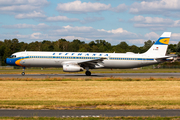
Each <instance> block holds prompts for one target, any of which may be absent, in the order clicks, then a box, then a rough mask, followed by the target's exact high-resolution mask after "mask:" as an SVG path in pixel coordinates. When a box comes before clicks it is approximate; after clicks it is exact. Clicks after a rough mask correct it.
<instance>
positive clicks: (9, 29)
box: [0, 0, 180, 46]
mask: <svg viewBox="0 0 180 120" xmlns="http://www.w3.org/2000/svg"><path fill="white" fill-rule="evenodd" d="M179 6H180V0H0V41H4V39H13V38H17V39H18V40H19V41H20V42H26V43H30V42H35V41H40V42H41V41H43V40H50V41H56V40H58V39H61V38H64V39H66V40H68V41H73V40H74V39H79V40H81V41H84V42H86V43H89V42H90V41H95V40H100V39H101V40H106V41H107V42H109V43H111V44H112V45H117V44H119V43H120V42H122V41H125V42H127V43H128V44H129V45H137V46H142V45H144V42H145V41H147V40H153V41H155V40H157V39H158V38H159V36H160V35H161V34H162V33H163V32H172V37H171V40H170V44H177V43H178V42H179V41H180V7H179Z"/></svg>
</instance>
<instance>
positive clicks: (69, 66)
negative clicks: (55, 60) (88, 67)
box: [63, 64, 83, 72]
mask: <svg viewBox="0 0 180 120" xmlns="http://www.w3.org/2000/svg"><path fill="white" fill-rule="evenodd" d="M63 71H64V72H80V71H83V68H82V67H80V66H79V65H76V64H75V65H74V64H65V65H63Z"/></svg>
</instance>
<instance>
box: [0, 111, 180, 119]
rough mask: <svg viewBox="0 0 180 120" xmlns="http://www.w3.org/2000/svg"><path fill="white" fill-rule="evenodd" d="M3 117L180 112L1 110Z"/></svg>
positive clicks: (165, 113) (170, 113) (165, 114)
mask: <svg viewBox="0 0 180 120" xmlns="http://www.w3.org/2000/svg"><path fill="white" fill-rule="evenodd" d="M0 116H1V117H7V116H8V117H15V116H18V117H33V116H38V117H116V116H160V117H170V116H180V110H0Z"/></svg>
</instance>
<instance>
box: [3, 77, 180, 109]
mask: <svg viewBox="0 0 180 120" xmlns="http://www.w3.org/2000/svg"><path fill="white" fill-rule="evenodd" d="M0 91H1V92H0V108H15V109H180V79H179V78H167V79H156V78H149V79H122V78H104V80H103V78H101V79H93V78H92V79H88V80H87V79H78V78H77V79H72V80H70V79H68V80H66V79H65V80H63V79H57V78H54V79H49V80H47V79H44V80H43V79H41V80H40V79H39V80H27V79H24V80H23V79H17V80H16V79H13V80H7V79H4V80H3V79H1V81H0Z"/></svg>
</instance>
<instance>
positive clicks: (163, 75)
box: [0, 73, 180, 78]
mask: <svg viewBox="0 0 180 120" xmlns="http://www.w3.org/2000/svg"><path fill="white" fill-rule="evenodd" d="M47 77H48V78H53V77H61V78H89V77H93V78H101V77H102V78H103V77H120V78H150V77H154V78H169V77H173V78H179V77H180V73H95V74H92V75H91V76H86V75H85V74H26V75H25V76H22V75H21V74H1V75H0V78H47Z"/></svg>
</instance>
